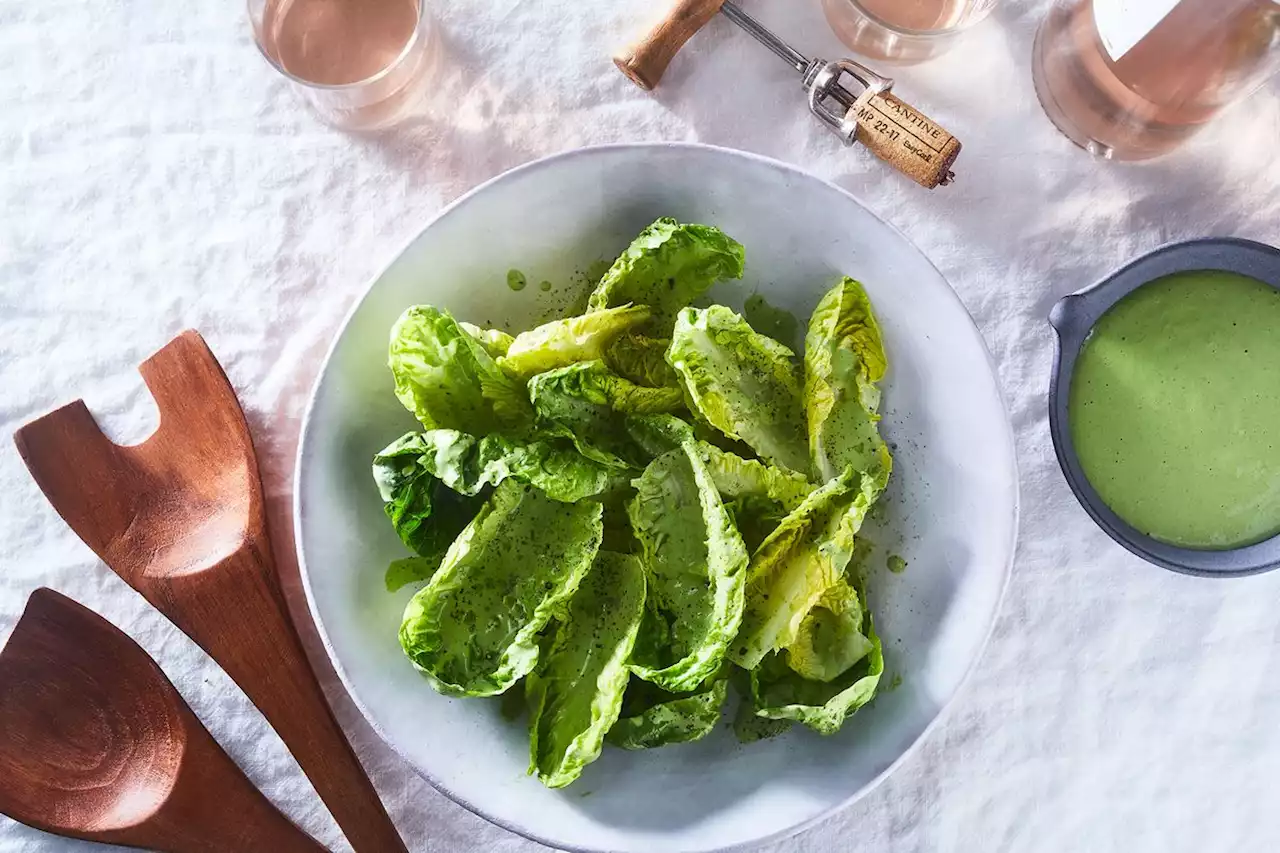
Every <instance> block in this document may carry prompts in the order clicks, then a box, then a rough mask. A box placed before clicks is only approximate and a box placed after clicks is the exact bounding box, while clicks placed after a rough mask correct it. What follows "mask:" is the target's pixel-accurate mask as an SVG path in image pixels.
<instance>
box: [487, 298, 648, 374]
mask: <svg viewBox="0 0 1280 853" xmlns="http://www.w3.org/2000/svg"><path fill="white" fill-rule="evenodd" d="M651 316H652V314H651V312H650V311H649V309H648V308H646V307H645V306H643V305H623V306H621V307H619V308H610V309H608V310H606V311H597V312H595V313H593V314H584V315H582V316H581V317H569V318H568V319H565V320H553V321H552V322H550V323H544V324H542V325H541V326H538V327H537V328H536V329H530V330H529V331H527V332H521V333H520V334H518V335H516V337H515V339H514V340H513V341H512V342H511V345H510V346H509V347H508V348H507V352H506V355H505V356H504V357H502V358H501V359H499V360H498V364H499V366H501V367H502V369H503V370H505V371H507V372H508V373H510V374H512V375H513V376H517V377H520V378H522V379H525V378H528V377H530V376H533V375H534V374H535V373H543V372H545V371H548V370H554V369H556V368H557V367H564V366H566V365H569V364H574V363H576V362H579V361H592V360H594V359H598V358H602V357H603V356H604V353H605V350H606V349H607V348H608V347H609V345H610V344H612V343H613V342H614V341H615V340H617V339H618V337H619V336H621V335H623V334H625V333H626V332H627V331H629V330H631V329H634V328H636V327H638V326H641V325H643V324H644V323H647V322H648V321H649V318H650V317H651Z"/></svg>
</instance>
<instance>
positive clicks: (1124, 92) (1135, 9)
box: [1032, 0, 1280, 160]
mask: <svg viewBox="0 0 1280 853" xmlns="http://www.w3.org/2000/svg"><path fill="white" fill-rule="evenodd" d="M1277 68H1280V0H1145V2H1141V3H1135V2H1132V0H1056V2H1055V3H1054V5H1053V7H1052V8H1051V9H1050V10H1049V15H1048V17H1046V18H1045V21H1044V23H1043V24H1042V25H1041V27H1040V32H1039V34H1038V35H1037V36H1036V45H1035V55H1034V58H1033V62H1032V71H1033V74H1034V78H1035V86H1036V94H1037V95H1038V96H1039V97H1040V103H1041V105H1042V106H1043V107H1044V110H1045V112H1046V113H1048V115H1049V118H1050V119H1052V120H1053V123H1054V124H1056V125H1057V126H1058V129H1059V130H1061V131H1062V132H1063V133H1064V134H1066V136H1067V137H1068V138H1069V139H1070V140H1071V141H1073V142H1075V143H1076V144H1077V145H1080V146H1081V147H1083V148H1085V149H1086V150H1088V151H1090V152H1092V153H1093V154H1096V155H1098V156H1099V157H1103V158H1106V159H1115V160H1144V159H1147V158H1149V157H1155V156H1157V155H1160V154H1164V153H1165V152H1167V151H1171V150H1173V149H1174V148H1176V147H1177V146H1179V145H1181V144H1182V143H1183V142H1184V141H1186V140H1187V139H1188V138H1190V137H1191V136H1192V135H1193V134H1194V133H1195V132H1196V131H1198V130H1200V129H1201V128H1202V127H1204V126H1205V125H1206V124H1207V123H1208V122H1209V121H1210V120H1211V119H1212V118H1213V117H1214V116H1216V115H1217V114H1218V113H1219V112H1220V111H1221V110H1222V109H1224V108H1225V107H1227V106H1229V105H1231V104H1233V103H1235V102H1236V101H1239V100H1240V99H1242V98H1244V97H1246V96H1247V95H1249V94H1250V93H1252V92H1253V91H1254V90H1255V89H1256V88H1258V86H1260V85H1261V84H1262V83H1263V81H1265V80H1266V79H1267V78H1268V77H1269V76H1270V75H1271V74H1272V73H1274V72H1275V71H1276V69H1277Z"/></svg>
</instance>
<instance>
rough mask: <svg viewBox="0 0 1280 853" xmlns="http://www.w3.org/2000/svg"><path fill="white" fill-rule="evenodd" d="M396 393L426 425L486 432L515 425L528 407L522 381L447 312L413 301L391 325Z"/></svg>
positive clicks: (521, 423) (524, 417) (527, 416)
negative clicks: (518, 380)
mask: <svg viewBox="0 0 1280 853" xmlns="http://www.w3.org/2000/svg"><path fill="white" fill-rule="evenodd" d="M388 363H389V364H390V366H391V373H392V375H393V376H394V377H395V381H396V397H398V398H399V399H400V402H401V403H403V404H404V407H405V408H406V409H408V410H409V411H411V412H413V414H414V415H415V416H417V418H418V420H419V421H421V422H422V425H423V426H424V427H426V428H427V429H437V428H442V429H459V430H464V431H466V432H469V433H472V434H474V435H488V434H489V433H493V432H499V431H502V430H510V429H518V428H520V427H522V426H524V425H525V424H527V423H528V421H529V419H530V416H531V414H532V411H531V409H530V407H529V401H528V399H527V398H526V397H525V394H524V388H522V387H521V385H520V383H519V382H517V381H516V380H514V379H512V378H511V377H510V376H508V375H507V374H506V373H504V372H503V371H502V370H501V369H500V368H499V367H498V364H497V362H495V361H494V359H493V356H491V355H490V354H489V352H488V350H486V349H485V347H484V345H482V344H481V343H480V341H478V340H476V339H475V338H473V337H472V336H471V335H469V334H467V333H466V332H465V331H464V330H463V329H462V327H461V326H459V325H458V323H457V321H455V320H454V319H453V317H451V316H450V315H449V312H448V311H442V310H440V309H437V308H433V307H432V306H430V305H415V306H414V307H412V308H410V309H409V310H407V311H405V312H404V314H402V315H401V316H400V319H399V320H397V321H396V324H395V326H393V327H392V329H391V346H390V351H389V358H388Z"/></svg>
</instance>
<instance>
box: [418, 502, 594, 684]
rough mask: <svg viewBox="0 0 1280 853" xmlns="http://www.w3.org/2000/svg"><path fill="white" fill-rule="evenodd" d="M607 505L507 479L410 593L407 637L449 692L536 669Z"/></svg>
mask: <svg viewBox="0 0 1280 853" xmlns="http://www.w3.org/2000/svg"><path fill="white" fill-rule="evenodd" d="M600 514H601V505H600V504H599V503H598V502H595V501H582V502H580V503H576V504H565V503H561V502H559V501H554V500H551V499H550V498H548V497H546V496H545V495H543V494H542V493H541V492H539V491H538V490H536V489H532V488H529V487H527V486H523V485H520V484H518V483H516V482H515V481H513V480H507V481H505V482H503V483H502V484H501V485H499V486H498V488H497V489H496V490H495V491H494V493H493V497H491V498H490V499H489V502H488V503H486V504H485V505H484V507H483V508H482V509H481V510H480V512H479V514H478V515H476V517H475V519H473V520H472V522H471V523H470V524H469V525H467V528H466V529H465V530H463V531H462V534H461V535H460V536H459V537H458V538H457V540H455V541H454V543H453V545H452V546H451V547H450V548H449V552H448V554H447V555H446V556H445V559H444V562H443V563H442V564H441V566H440V568H439V570H437V571H436V573H435V575H434V576H433V577H432V578H431V582H430V583H429V584H427V586H425V587H424V588H423V589H421V590H419V591H418V593H417V594H415V595H414V596H413V598H412V599H411V600H410V601H409V605H408V606H407V607H406V608H405V612H404V621H403V622H402V623H401V625H400V645H401V647H402V648H403V649H404V652H405V654H406V655H408V657H409V659H410V660H411V661H413V664H414V665H415V666H416V667H417V668H418V669H419V670H420V671H421V672H422V673H423V674H424V675H426V677H427V680H428V681H430V682H431V684H432V685H433V686H434V687H435V688H436V689H437V690H439V691H440V692H441V693H444V694H445V695H448V696H493V695H495V694H498V693H501V692H503V691H504V690H506V689H507V688H509V687H510V686H511V685H512V684H514V683H515V682H516V681H517V680H518V679H520V678H521V677H523V676H524V675H526V674H527V673H528V672H529V670H531V669H532V668H533V666H534V664H535V663H536V662H537V659H538V651H539V649H538V634H539V632H540V631H542V629H543V628H545V627H546V625H547V622H548V621H549V620H550V619H551V617H552V615H553V614H554V613H556V612H558V611H559V610H560V609H561V608H562V607H563V606H564V604H565V602H566V601H567V600H568V599H569V597H570V596H571V595H573V593H574V591H575V590H576V589H577V588H578V584H579V583H580V582H581V580H582V578H583V576H584V575H585V574H586V572H587V569H588V567H589V566H590V565H591V563H592V561H593V560H594V559H595V556H596V552H597V550H598V549H599V547H600V538H601V521H600Z"/></svg>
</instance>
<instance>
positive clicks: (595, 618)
mask: <svg viewBox="0 0 1280 853" xmlns="http://www.w3.org/2000/svg"><path fill="white" fill-rule="evenodd" d="M644 598H645V578H644V569H643V568H642V567H641V565H640V561H639V560H637V559H636V558H635V557H629V556H626V555H624V554H613V553H610V552H607V551H601V552H600V553H599V554H598V555H597V556H596V559H595V563H594V564H593V565H592V567H591V570H590V571H589V572H587V576H586V578H585V579H584V580H583V581H582V584H581V585H580V586H579V587H578V591H577V592H575V593H574V595H573V598H572V599H571V600H570V602H569V607H568V612H567V614H566V615H565V617H564V619H563V620H562V621H560V623H559V625H558V627H557V628H556V632H555V639H554V640H553V641H552V642H551V644H550V647H549V649H548V650H547V653H546V655H544V656H543V657H542V659H541V660H540V661H538V665H537V666H536V667H534V669H533V671H532V672H530V673H529V679H528V682H527V686H526V693H527V695H528V699H529V708H530V712H531V719H530V722H529V772H530V773H537V774H538V778H539V779H541V780H542V783H543V784H544V785H546V786H547V787H549V788H563V787H564V786H565V785H568V784H569V783H570V782H572V781H573V780H575V779H577V778H578V776H580V775H581V774H582V770H583V768H584V767H586V766H587V765H588V764H590V763H591V762H592V761H595V760H596V758H597V757H599V755H600V749H601V747H602V746H603V744H604V738H605V733H606V732H607V731H609V729H610V727H611V726H612V725H613V724H614V721H615V720H617V719H618V714H619V712H620V711H621V710H622V697H623V694H624V692H625V690H626V688H627V680H628V679H629V678H630V673H629V672H628V671H627V658H628V656H629V655H630V654H631V649H632V646H634V645H635V640H636V632H637V631H638V630H639V628H640V617H641V614H642V613H643V612H644Z"/></svg>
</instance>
